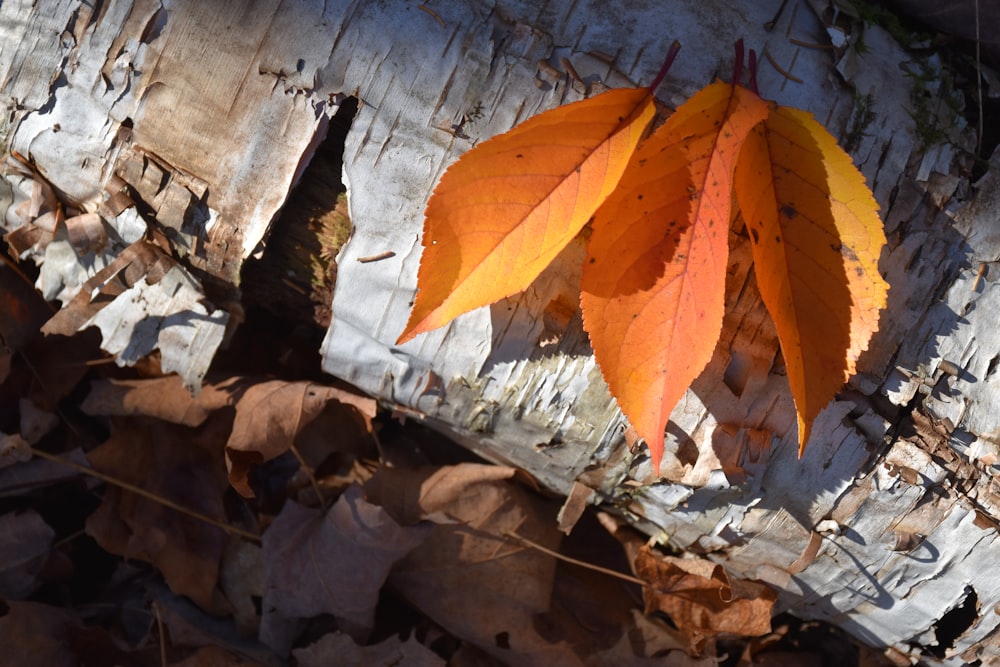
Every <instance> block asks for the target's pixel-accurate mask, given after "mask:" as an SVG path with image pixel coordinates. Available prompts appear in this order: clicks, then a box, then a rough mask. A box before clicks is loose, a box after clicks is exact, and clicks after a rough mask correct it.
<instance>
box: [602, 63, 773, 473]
mask: <svg viewBox="0 0 1000 667" xmlns="http://www.w3.org/2000/svg"><path fill="white" fill-rule="evenodd" d="M767 111H768V108H767V104H766V103H765V102H763V101H762V100H761V99H760V98H759V97H757V96H756V95H753V94H752V93H750V92H749V91H747V90H745V89H743V88H740V87H738V86H737V87H734V86H731V85H728V84H724V83H715V84H712V85H710V86H707V87H706V88H704V89H702V90H701V91H700V92H698V93H697V94H696V95H695V96H694V97H692V98H691V99H690V100H688V102H686V103H685V104H684V105H682V106H681V107H680V108H679V109H677V111H676V112H675V113H674V115H673V116H671V117H670V119H669V120H668V121H667V122H666V123H665V124H664V125H663V127H661V128H660V129H659V130H658V131H657V132H656V133H655V134H654V135H653V136H652V137H650V138H649V139H648V140H647V141H646V142H645V143H644V144H643V145H642V146H641V147H640V148H639V150H638V151H636V154H635V156H634V158H633V159H632V161H631V162H630V163H629V166H628V169H627V170H626V172H625V174H624V175H623V176H622V179H621V182H620V184H619V187H618V189H617V190H616V191H615V192H614V194H613V195H611V196H610V197H609V198H608V199H607V201H606V202H605V203H604V205H603V206H601V208H600V209H599V210H598V212H597V213H596V215H595V217H594V233H593V236H592V237H591V240H590V244H589V246H588V254H589V257H588V259H587V263H586V264H585V265H584V269H583V279H582V291H583V295H582V306H583V317H584V327H585V328H586V329H587V332H588V333H589V334H590V341H591V345H592V347H593V349H594V356H595V357H596V359H597V362H598V365H599V366H600V367H601V371H602V373H603V374H604V379H605V381H606V382H607V383H608V387H609V388H610V389H611V393H612V394H613V395H614V396H615V397H616V398H617V400H618V405H619V406H620V407H621V409H622V411H623V412H624V413H625V415H626V416H627V417H628V419H629V421H630V422H631V423H632V425H633V426H634V427H635V429H636V431H637V432H638V433H639V435H640V436H642V438H643V439H645V441H646V444H647V446H648V447H649V449H650V453H651V455H652V458H653V466H654V470H659V466H660V459H661V457H662V455H663V432H664V429H665V428H666V423H667V418H668V417H669V415H670V411H671V410H672V409H673V408H674V406H675V405H676V404H677V402H678V401H679V400H680V398H681V397H682V396H683V395H684V392H685V391H686V390H687V388H688V385H690V384H691V382H692V381H693V380H694V379H695V378H696V377H697V376H698V374H699V373H700V372H701V371H702V369H703V368H704V367H705V365H706V364H707V363H708V362H709V360H710V359H711V357H712V351H713V350H714V349H715V344H716V342H717V341H718V338H719V334H720V331H721V328H722V315H723V305H724V298H725V280H726V264H727V258H728V254H729V247H728V244H729V238H728V233H729V220H730V204H731V197H732V194H731V191H732V174H733V166H734V163H735V161H736V157H737V155H738V154H739V149H740V145H741V144H742V142H743V139H744V137H746V135H747V133H748V132H749V131H750V129H751V128H752V127H753V126H754V125H756V124H757V123H759V122H760V121H761V120H762V119H763V118H764V117H765V116H766V114H767Z"/></svg>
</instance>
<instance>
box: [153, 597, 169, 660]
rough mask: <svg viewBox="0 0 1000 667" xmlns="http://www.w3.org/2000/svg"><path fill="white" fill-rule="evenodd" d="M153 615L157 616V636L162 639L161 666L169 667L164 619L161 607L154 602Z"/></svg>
mask: <svg viewBox="0 0 1000 667" xmlns="http://www.w3.org/2000/svg"><path fill="white" fill-rule="evenodd" d="M152 607H153V615H154V616H156V634H157V635H158V636H159V638H160V665H162V667H167V642H166V639H165V638H164V636H163V618H162V617H161V616H160V607H159V605H157V604H156V601H153V604H152Z"/></svg>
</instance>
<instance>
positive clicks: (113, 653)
mask: <svg viewBox="0 0 1000 667" xmlns="http://www.w3.org/2000/svg"><path fill="white" fill-rule="evenodd" d="M7 606H8V607H9V609H8V610H7V613H6V614H5V615H3V616H2V617H0V651H2V652H0V662H2V664H3V665H32V666H33V665H44V666H45V667H78V666H79V665H117V666H118V667H140V666H142V665H145V664H148V663H146V661H145V660H142V659H140V658H139V657H137V656H134V655H130V654H128V653H125V652H124V651H122V650H121V649H120V648H118V647H117V646H116V645H115V643H114V640H113V639H112V638H111V637H110V636H109V635H108V633H107V632H106V631H104V630H103V629H100V628H84V627H83V626H82V623H81V622H80V620H79V619H78V618H77V617H76V616H75V615H74V614H71V613H70V612H68V611H65V610H63V609H57V608H55V607H50V606H48V605H44V604H38V603H35V602H8V603H7Z"/></svg>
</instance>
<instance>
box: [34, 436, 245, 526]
mask: <svg viewBox="0 0 1000 667" xmlns="http://www.w3.org/2000/svg"><path fill="white" fill-rule="evenodd" d="M31 451H32V453H33V454H34V455H35V456H37V457H39V458H42V459H46V460H47V461H52V462H54V463H59V464H60V465H64V466H66V467H68V468H72V469H74V470H76V471H77V472H80V473H83V474H84V475H90V476H91V477H96V478H97V479H99V480H102V481H104V482H107V483H108V484H112V485H114V486H117V487H119V488H122V489H125V490H126V491H131V492H132V493H135V494H137V495H140V496H142V497H143V498H146V499H148V500H152V501H153V502H155V503H158V504H160V505H163V506H164V507H169V508H170V509H172V510H175V511H177V512H180V513H182V514H187V515H188V516H190V517H192V518H194V519H198V520H199V521H204V522H205V523H208V524H211V525H213V526H215V527H216V528H221V529H222V530H224V531H226V532H227V533H230V534H232V535H238V536H240V537H243V538H246V539H248V540H251V541H253V542H260V535H256V534H254V533H251V532H250V531H247V530H243V529H242V528H237V527H236V526H231V525H229V524H228V523H225V522H223V521H219V520H218V519H213V518H212V517H210V516H208V515H207V514H202V513H201V512H197V511H195V510H192V509H188V508H187V507H183V506H182V505H178V504H177V503H175V502H174V501H172V500H170V499H169V498H164V497H163V496H158V495H156V494H155V493H151V492H149V491H147V490H146V489H143V488H141V487H138V486H136V485H134V484H129V483H128V482H124V481H122V480H120V479H116V478H115V477H112V476H111V475H106V474H104V473H103V472H100V471H98V470H94V469H93V468H88V467H86V466H82V465H80V464H79V463H76V462H75V461H70V460H69V459H64V458H63V457H61V456H56V455H55V454H49V453H48V452H45V451H42V450H40V449H37V448H35V447H32V448H31Z"/></svg>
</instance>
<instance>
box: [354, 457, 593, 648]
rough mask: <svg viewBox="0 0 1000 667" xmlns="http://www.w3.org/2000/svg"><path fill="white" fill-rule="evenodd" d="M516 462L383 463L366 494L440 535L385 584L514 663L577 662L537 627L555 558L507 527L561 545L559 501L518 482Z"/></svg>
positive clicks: (544, 542) (402, 518) (544, 609)
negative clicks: (434, 465)
mask: <svg viewBox="0 0 1000 667" xmlns="http://www.w3.org/2000/svg"><path fill="white" fill-rule="evenodd" d="M514 474H515V471H514V470H513V469H511V468H502V467H498V466H487V465H477V464H461V465H457V466H451V467H445V468H440V469H421V470H403V469H382V470H380V471H379V472H378V473H376V475H375V477H374V478H373V479H372V480H371V481H370V482H369V483H368V484H367V485H366V487H365V489H366V491H368V493H369V497H370V498H372V499H373V500H375V502H379V503H380V504H382V505H383V506H384V507H386V509H387V510H389V512H390V513H391V514H392V515H393V516H395V517H396V518H397V519H398V520H400V521H401V522H403V523H406V522H411V521H416V520H419V519H429V520H431V521H434V522H436V523H438V524H440V525H438V526H436V527H435V529H434V534H433V535H432V537H431V538H429V539H428V540H426V541H425V542H424V543H423V544H421V545H420V546H419V547H417V548H416V549H414V550H413V551H412V552H411V553H410V554H409V555H408V556H407V557H406V558H404V559H403V560H402V561H401V562H400V563H398V564H397V565H396V567H395V568H394V569H393V572H392V574H391V576H390V577H389V584H390V585H391V586H392V587H393V589H395V590H396V591H397V592H398V593H399V594H400V595H402V597H404V598H405V599H406V600H407V601H408V602H409V603H410V604H411V605H413V606H414V607H416V608H417V609H419V610H420V611H422V612H423V613H425V614H426V615H427V616H429V617H430V618H431V619H433V620H434V621H435V622H436V623H438V624H439V625H441V626H442V627H444V628H445V629H447V630H448V631H449V632H450V633H452V634H453V635H455V636H457V637H461V638H463V639H464V640H465V641H467V642H469V643H472V644H474V645H475V646H477V647H478V648H480V649H481V650H483V651H484V652H486V653H488V654H490V655H491V656H493V657H494V658H496V659H498V660H501V661H503V662H505V663H508V664H516V665H527V666H530V665H544V666H546V667H549V666H556V665H558V666H561V665H581V664H583V663H582V661H581V659H580V658H579V657H578V656H576V655H575V654H574V653H573V651H572V649H571V648H570V646H569V645H568V644H566V643H565V642H558V643H553V642H549V641H547V640H546V639H545V638H544V637H543V636H541V635H540V634H539V631H538V630H537V629H536V622H537V621H538V617H539V615H540V614H543V613H545V612H547V611H548V610H549V605H550V598H551V593H552V586H553V578H554V574H555V565H556V563H555V558H553V557H552V556H549V555H547V554H545V553H542V552H540V551H538V550H535V549H531V548H529V547H526V546H524V544H522V543H520V542H518V541H516V540H515V539H513V538H510V537H504V534H505V533H508V532H510V533H514V532H516V533H517V534H519V535H521V536H523V537H526V538H528V539H530V540H532V541H533V542H535V543H536V544H540V545H542V546H544V547H546V548H549V549H553V550H555V549H557V548H558V546H559V542H560V539H561V535H560V533H559V532H558V530H557V528H556V522H555V515H556V511H557V510H558V507H557V506H556V505H555V504H553V503H548V502H546V501H543V500H542V499H541V498H539V497H537V496H535V495H533V494H531V493H529V492H527V491H526V490H525V489H523V488H521V487H519V486H517V485H516V484H513V483H512V482H511V481H510V479H511V478H512V477H513V475H514Z"/></svg>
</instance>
